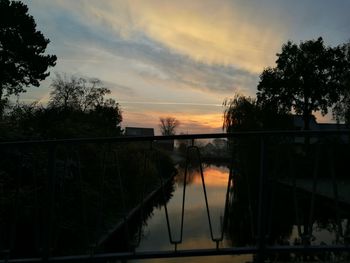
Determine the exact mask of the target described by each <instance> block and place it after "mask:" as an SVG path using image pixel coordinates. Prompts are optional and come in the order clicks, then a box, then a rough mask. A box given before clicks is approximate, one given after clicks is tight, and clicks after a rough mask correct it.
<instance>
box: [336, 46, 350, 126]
mask: <svg viewBox="0 0 350 263" xmlns="http://www.w3.org/2000/svg"><path fill="white" fill-rule="evenodd" d="M341 48H342V51H343V54H344V58H345V59H344V60H345V62H343V63H344V64H345V66H343V71H342V76H343V78H342V80H341V81H340V83H342V84H343V86H342V87H341V94H340V98H339V100H338V101H337V102H336V103H335V106H334V108H333V117H334V119H336V120H337V122H338V123H339V122H345V123H346V124H347V125H350V43H346V44H344V45H343V46H342V47H341Z"/></svg>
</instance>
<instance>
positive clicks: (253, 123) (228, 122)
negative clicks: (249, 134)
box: [223, 95, 293, 132]
mask: <svg viewBox="0 0 350 263" xmlns="http://www.w3.org/2000/svg"><path fill="white" fill-rule="evenodd" d="M223 106H224V107H225V110H224V122H223V129H224V130H226V132H234V131H254V130H263V129H269V130H274V129H288V128H292V126H293V125H292V122H291V118H290V115H289V114H287V113H286V112H283V111H279V110H278V107H277V106H276V105H274V104H267V105H264V104H258V103H257V101H256V99H253V98H251V97H246V96H241V95H235V96H234V98H232V99H226V100H224V102H223Z"/></svg>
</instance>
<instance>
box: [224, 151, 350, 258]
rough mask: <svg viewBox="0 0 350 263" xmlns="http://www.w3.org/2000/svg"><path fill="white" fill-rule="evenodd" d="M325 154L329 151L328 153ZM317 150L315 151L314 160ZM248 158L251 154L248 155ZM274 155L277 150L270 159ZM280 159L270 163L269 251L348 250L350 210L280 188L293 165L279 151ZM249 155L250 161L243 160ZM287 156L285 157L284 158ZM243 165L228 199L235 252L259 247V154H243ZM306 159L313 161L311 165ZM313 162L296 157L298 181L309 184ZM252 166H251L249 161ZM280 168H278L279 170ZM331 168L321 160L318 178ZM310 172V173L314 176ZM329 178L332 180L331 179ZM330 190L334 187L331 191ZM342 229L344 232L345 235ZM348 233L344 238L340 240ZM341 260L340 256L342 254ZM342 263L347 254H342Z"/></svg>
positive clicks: (323, 255)
mask: <svg viewBox="0 0 350 263" xmlns="http://www.w3.org/2000/svg"><path fill="white" fill-rule="evenodd" d="M325 148H326V147H325ZM314 150H315V149H312V148H311V150H310V151H311V154H312V155H311V156H313V155H314V152H313V151H314ZM249 153H250V154H249ZM272 153H273V149H272V150H271V151H270V152H269V154H272ZM276 153H279V154H281V155H282V156H280V158H279V159H277V158H276V155H273V156H274V157H275V158H270V159H268V160H267V162H268V169H267V174H268V176H269V177H268V180H267V183H266V187H267V188H266V189H267V190H266V191H267V195H266V205H265V207H264V213H265V214H266V225H265V227H266V232H267V244H268V245H302V244H313V245H325V244H327V245H332V244H344V243H345V244H348V243H349V238H346V236H348V235H349V218H350V215H349V211H350V210H349V205H346V204H341V203H339V206H338V207H337V206H336V205H335V201H334V200H331V199H327V198H324V197H321V196H318V195H316V196H315V199H314V200H315V201H314V203H313V204H312V202H311V193H309V192H307V191H302V190H300V189H299V190H298V189H297V190H296V191H294V190H293V187H291V186H286V185H282V184H281V183H279V179H280V178H283V176H286V173H287V172H288V165H287V162H288V161H289V160H288V158H287V157H290V156H288V155H287V154H286V150H284V152H283V151H276ZM245 154H246V155H245ZM283 155H284V156H283ZM239 158H240V160H241V162H240V163H239V164H238V165H237V171H236V172H235V174H234V179H233V180H234V186H233V189H232V193H233V195H232V196H233V198H231V199H230V201H231V202H230V213H229V217H228V227H227V229H226V234H227V236H228V237H229V239H230V240H231V242H232V243H231V244H232V246H247V245H255V244H257V241H258V239H257V238H258V231H257V225H258V222H257V220H258V219H257V218H258V202H259V200H258V199H259V184H258V180H259V175H260V171H259V161H260V156H259V154H255V155H254V153H253V151H246V152H244V151H243V152H241V153H240V155H239ZM305 158H309V159H310V160H308V162H306V161H305ZM312 158H314V157H308V156H302V157H301V156H297V155H294V156H293V159H294V161H295V163H296V164H297V165H298V167H301V168H300V169H299V170H298V171H301V172H299V173H298V174H297V176H298V178H310V180H312V177H310V173H311V172H312V169H311V168H310V167H306V168H305V169H303V165H304V166H305V165H306V164H307V165H309V166H310V163H311V164H312V163H313V161H314V160H312ZM247 160H249V161H247ZM276 166H279V167H276ZM328 166H329V162H325V158H323V159H321V168H320V176H327V172H326V171H329V167H328ZM310 169H311V170H310ZM328 176H329V175H328ZM330 187H332V186H331V185H330ZM340 225H341V226H342V228H343V229H341V227H340ZM340 232H343V233H344V236H345V237H342V236H341V233H340ZM339 255H340V254H339ZM341 255H342V257H343V254H341ZM297 256H298V255H294V254H284V255H273V256H271V258H270V259H276V257H278V260H280V261H282V260H291V259H293V258H297ZM302 257H303V258H304V259H305V258H308V259H317V258H318V259H320V260H321V258H326V257H327V255H326V254H324V253H323V254H322V253H321V254H320V253H319V254H315V255H311V256H310V255H309V256H305V255H303V256H302Z"/></svg>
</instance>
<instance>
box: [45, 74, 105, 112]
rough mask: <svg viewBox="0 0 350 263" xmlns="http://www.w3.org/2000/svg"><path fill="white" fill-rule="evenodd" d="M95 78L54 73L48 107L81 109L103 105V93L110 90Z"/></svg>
mask: <svg viewBox="0 0 350 263" xmlns="http://www.w3.org/2000/svg"><path fill="white" fill-rule="evenodd" d="M102 85H103V83H102V81H101V80H99V79H97V78H89V79H87V78H82V77H80V78H78V77H77V76H74V75H73V76H70V77H67V75H65V74H63V75H62V74H59V73H56V77H55V78H54V79H53V81H52V84H51V86H52V87H53V90H52V91H51V93H50V101H49V107H62V108H64V109H67V108H72V109H78V110H82V111H88V110H91V109H95V108H96V107H98V106H105V105H104V103H105V98H104V97H105V95H106V94H110V93H111V91H110V90H109V89H107V88H105V87H103V86H102Z"/></svg>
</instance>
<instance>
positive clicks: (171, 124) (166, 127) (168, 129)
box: [159, 117, 180, 135]
mask: <svg viewBox="0 0 350 263" xmlns="http://www.w3.org/2000/svg"><path fill="white" fill-rule="evenodd" d="M159 121H160V124H159V128H160V132H161V133H162V135H175V133H176V131H175V130H176V128H177V127H178V126H179V125H180V122H179V121H178V120H177V119H176V118H174V117H165V118H164V117H161V118H159Z"/></svg>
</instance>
